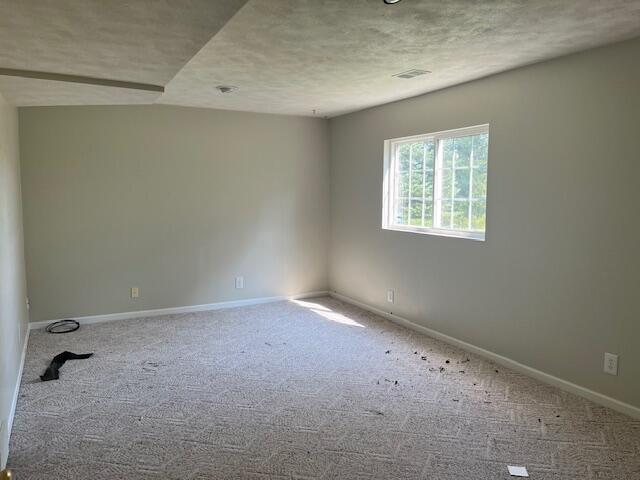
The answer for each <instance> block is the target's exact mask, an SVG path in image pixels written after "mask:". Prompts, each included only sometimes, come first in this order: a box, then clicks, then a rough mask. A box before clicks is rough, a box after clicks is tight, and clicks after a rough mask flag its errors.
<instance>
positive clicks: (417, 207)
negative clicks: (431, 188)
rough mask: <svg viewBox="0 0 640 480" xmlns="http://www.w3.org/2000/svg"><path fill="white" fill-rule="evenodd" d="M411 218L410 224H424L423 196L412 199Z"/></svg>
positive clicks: (417, 225) (419, 225)
mask: <svg viewBox="0 0 640 480" xmlns="http://www.w3.org/2000/svg"><path fill="white" fill-rule="evenodd" d="M410 213H411V218H410V219H409V225H413V226H414V227H421V226H422V198H419V199H417V198H412V199H411V210H410Z"/></svg>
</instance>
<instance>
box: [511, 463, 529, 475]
mask: <svg viewBox="0 0 640 480" xmlns="http://www.w3.org/2000/svg"><path fill="white" fill-rule="evenodd" d="M507 468H508V469H509V474H510V475H511V476H512V477H528V476H529V474H528V473H527V469H526V468H525V467H512V466H511V465H508V466H507Z"/></svg>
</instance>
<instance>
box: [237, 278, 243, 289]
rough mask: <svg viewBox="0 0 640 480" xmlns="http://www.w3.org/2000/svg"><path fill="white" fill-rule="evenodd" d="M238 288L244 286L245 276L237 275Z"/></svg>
mask: <svg viewBox="0 0 640 480" xmlns="http://www.w3.org/2000/svg"><path fill="white" fill-rule="evenodd" d="M236 288H244V277H236Z"/></svg>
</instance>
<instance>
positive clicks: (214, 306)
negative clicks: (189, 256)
mask: <svg viewBox="0 0 640 480" xmlns="http://www.w3.org/2000/svg"><path fill="white" fill-rule="evenodd" d="M328 294H329V292H328V291H326V290H322V291H318V292H305V293H298V294H295V295H280V296H276V297H257V298H247V299H243V300H230V301H227V302H217V303H207V304H203V305H187V306H183V307H171V308H158V309H155V310H138V311H133V312H121V313H108V314H106V315H89V316H86V317H67V318H71V319H73V320H76V321H78V322H80V324H81V325H90V324H92V323H102V322H113V321H116V320H128V319H132V318H142V317H155V316H159V315H172V314H176V313H192V312H206V311H209V310H222V309H224V308H235V307H245V306H248V305H259V304H262V303H273V302H281V301H284V300H298V299H301V298H312V297H321V296H324V295H328ZM57 320H62V319H57ZM57 320H56V319H54V320H44V321H40V322H31V323H30V324H29V329H31V330H36V329H39V328H45V327H46V326H47V325H49V324H50V323H51V322H55V321H57Z"/></svg>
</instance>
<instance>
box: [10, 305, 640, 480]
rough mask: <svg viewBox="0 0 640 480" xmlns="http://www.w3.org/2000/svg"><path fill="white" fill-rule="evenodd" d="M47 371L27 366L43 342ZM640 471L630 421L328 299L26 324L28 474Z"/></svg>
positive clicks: (597, 474) (23, 464) (596, 475)
mask: <svg viewBox="0 0 640 480" xmlns="http://www.w3.org/2000/svg"><path fill="white" fill-rule="evenodd" d="M63 350H70V351H73V352H75V353H85V352H95V355H94V357H92V358H91V359H88V360H76V361H70V362H68V363H67V364H66V365H64V367H63V368H62V370H61V379H60V380H59V381H52V382H47V383H40V382H39V380H38V376H39V375H40V374H41V373H42V371H43V370H44V368H45V366H46V365H47V363H48V361H49V360H50V359H51V358H52V357H53V356H54V355H55V354H57V353H60V352H62V351H63ZM507 465H523V466H526V467H527V469H528V470H529V475H530V477H531V478H532V479H557V480H560V479H563V480H564V479H573V478H576V479H625V480H631V479H640V422H639V421H634V420H632V419H631V418H628V417H625V416H623V415H620V414H618V413H615V412H613V411H611V410H608V409H606V408H603V407H599V406H597V405H595V404H593V403H590V402H588V401H586V400H583V399H581V398H578V397H575V396H572V395H570V394H567V393H564V392H562V391H560V390H558V389H555V388H552V387H549V386H546V385H544V384H542V383H539V382H537V381H535V380H532V379H530V378H528V377H525V376H523V375H520V374H517V373H514V372H512V371H508V370H505V369H503V368H502V367H497V366H496V365H493V364H491V363H490V362H487V361H485V360H482V359H480V358H478V357H476V356H473V355H469V354H467V353H465V352H464V351H462V350H459V349H457V348H453V347H450V346H448V345H446V344H443V343H441V342H438V341H435V340H433V339H430V338H428V337H425V336H422V335H419V334H416V333H414V332H411V331H409V330H406V329H403V328H401V327H398V326H396V325H394V324H392V323H389V322H388V321H386V320H384V319H381V318H380V317H377V316H375V315H372V314H370V313H367V312H365V311H363V310H360V309H358V308H356V307H353V306H350V305H346V304H343V303H341V302H339V301H336V300H333V299H330V298H321V299H312V300H308V301H305V302H298V303H296V302H280V303H273V304H266V305H258V306H252V307H244V308H238V309H231V310H224V311H214V312H204V313H195V314H183V315H171V316H165V317H155V318H146V319H139V320H127V321H121V322H111V323H103V324H97V325H90V326H85V327H82V328H81V329H80V330H79V331H77V332H75V333H72V334H68V335H50V334H46V333H44V331H33V332H31V338H30V341H29V348H28V352H27V359H26V365H25V371H24V376H23V379H22V388H21V391H20V398H19V402H18V408H17V413H16V418H15V423H14V431H13V435H12V438H11V452H10V457H9V466H10V467H11V468H13V469H14V470H15V473H16V474H17V479H18V480H27V479H47V480H51V479H74V480H80V479H115V478H132V479H150V478H156V479H181V480H189V479H234V478H246V479H265V478H274V479H280V478H282V479H290V478H323V479H329V478H344V479H372V478H380V479H436V480H440V479H442V480H444V479H456V480H460V479H507V478H510V477H509V474H508V473H507Z"/></svg>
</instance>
